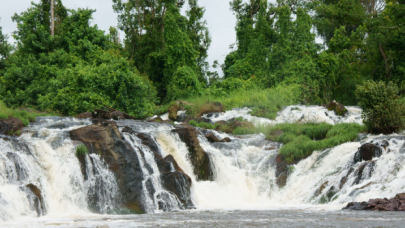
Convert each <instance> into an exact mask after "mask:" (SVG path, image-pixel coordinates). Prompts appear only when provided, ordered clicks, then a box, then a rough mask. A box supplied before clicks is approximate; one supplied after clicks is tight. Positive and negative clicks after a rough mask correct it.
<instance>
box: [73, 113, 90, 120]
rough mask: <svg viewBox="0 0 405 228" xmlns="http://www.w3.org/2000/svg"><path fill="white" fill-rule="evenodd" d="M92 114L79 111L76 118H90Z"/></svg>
mask: <svg viewBox="0 0 405 228" xmlns="http://www.w3.org/2000/svg"><path fill="white" fill-rule="evenodd" d="M92 117H93V114H92V113H91V112H83V113H80V114H79V115H78V116H77V117H76V118H78V119H87V118H92Z"/></svg>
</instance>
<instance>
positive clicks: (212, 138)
mask: <svg viewBox="0 0 405 228" xmlns="http://www.w3.org/2000/svg"><path fill="white" fill-rule="evenodd" d="M205 138H207V139H208V142H210V143H214V142H219V141H220V140H219V139H218V138H217V137H216V136H215V135H214V133H212V132H211V133H208V134H206V135H205Z"/></svg>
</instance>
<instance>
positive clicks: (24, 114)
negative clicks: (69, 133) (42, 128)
mask: <svg viewBox="0 0 405 228" xmlns="http://www.w3.org/2000/svg"><path fill="white" fill-rule="evenodd" d="M50 115H57V114H55V113H44V112H38V111H35V110H31V109H26V108H24V109H11V108H8V107H7V106H6V105H5V104H4V103H3V101H0V119H8V117H9V116H11V117H15V118H18V119H20V120H21V121H22V122H23V124H24V126H28V124H29V123H30V122H34V121H35V119H36V118H37V117H39V116H50Z"/></svg>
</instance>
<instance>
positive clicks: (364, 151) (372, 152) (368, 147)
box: [354, 143, 382, 163]
mask: <svg viewBox="0 0 405 228" xmlns="http://www.w3.org/2000/svg"><path fill="white" fill-rule="evenodd" d="M381 154H382V150H381V148H380V147H379V146H377V145H374V144H371V143H365V144H363V145H361V147H360V148H359V150H358V151H357V152H356V154H355V155H354V163H357V162H360V161H370V160H372V159H373V158H375V157H380V156H381Z"/></svg>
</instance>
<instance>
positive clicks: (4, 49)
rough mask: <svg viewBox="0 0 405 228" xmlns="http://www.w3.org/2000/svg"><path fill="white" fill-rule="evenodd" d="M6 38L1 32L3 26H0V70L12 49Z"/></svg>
mask: <svg viewBox="0 0 405 228" xmlns="http://www.w3.org/2000/svg"><path fill="white" fill-rule="evenodd" d="M7 40H8V36H7V35H5V34H3V28H2V27H1V26H0V71H1V70H2V69H4V66H5V62H6V59H7V57H8V56H9V55H10V54H11V51H12V46H11V45H10V44H9V43H8V41H7Z"/></svg>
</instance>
